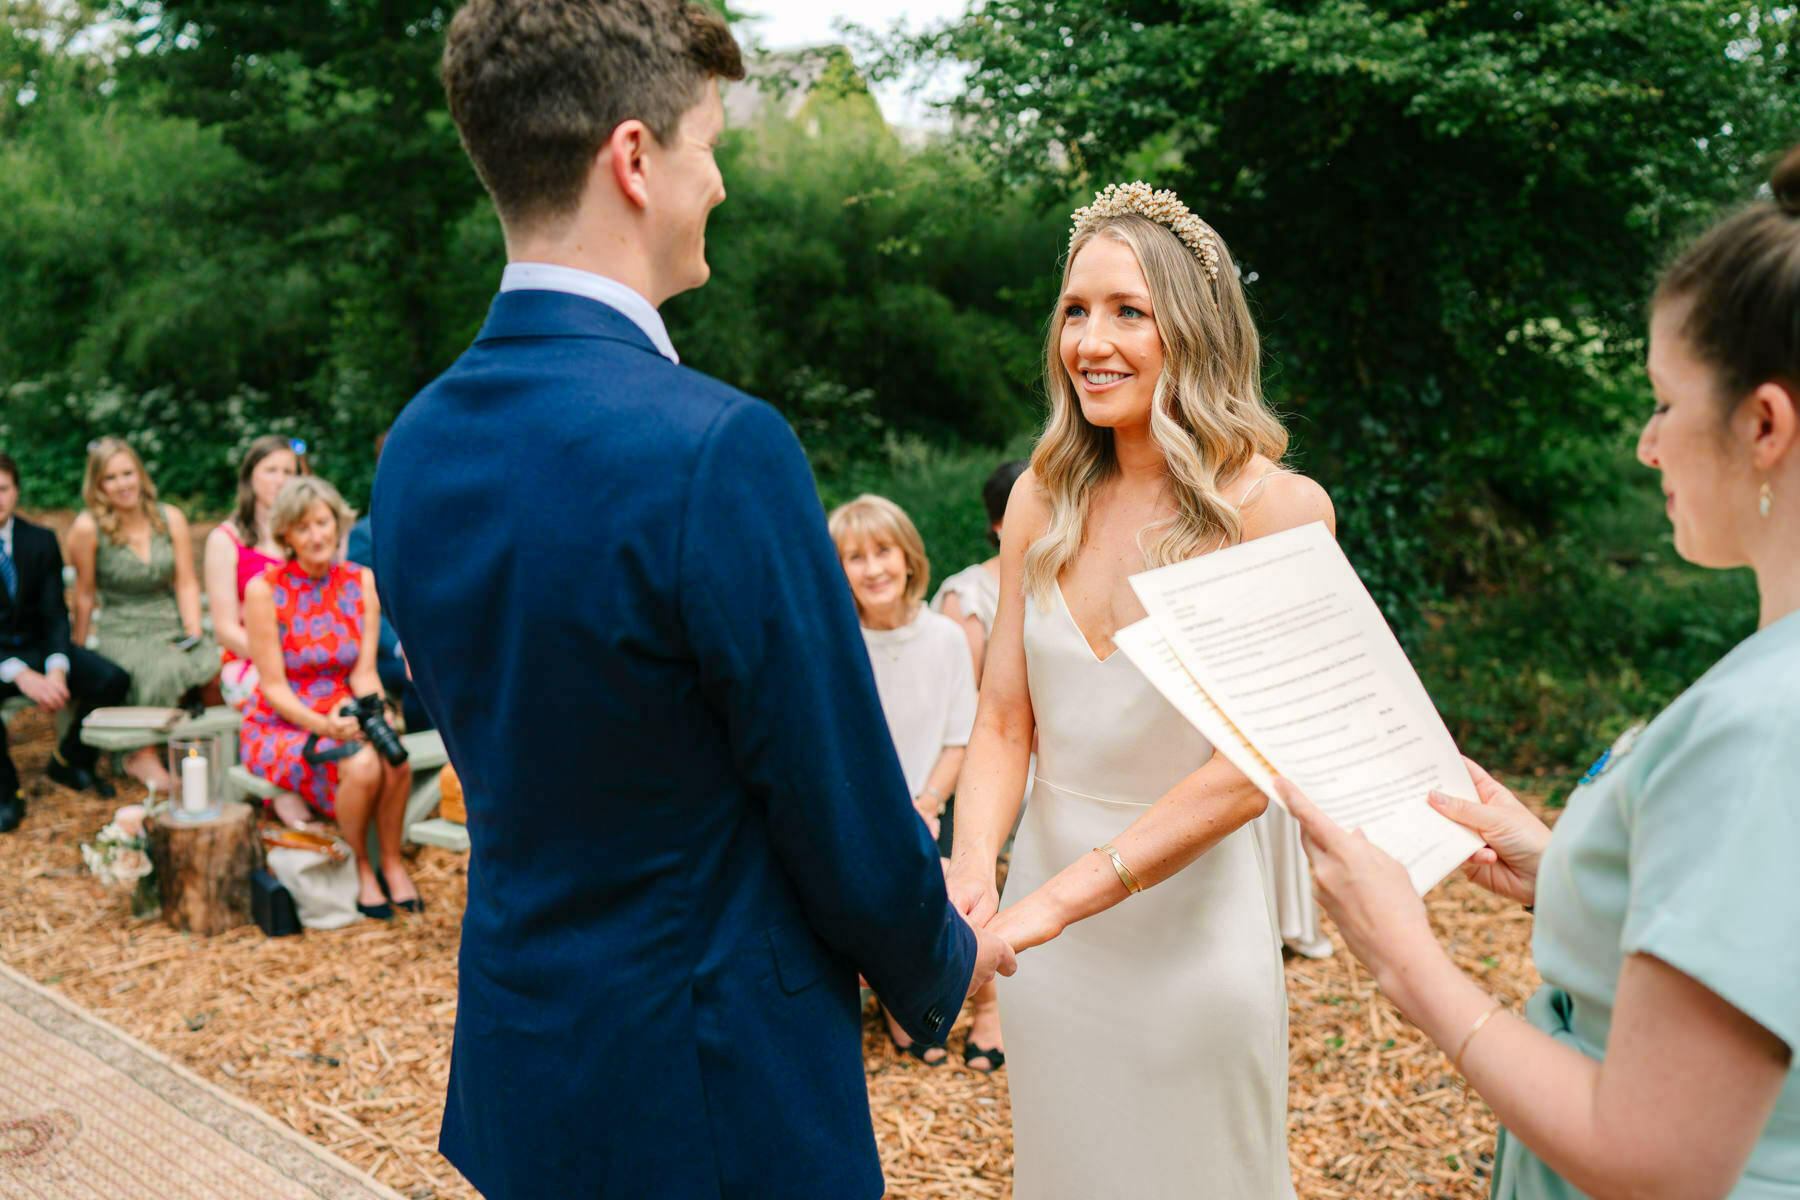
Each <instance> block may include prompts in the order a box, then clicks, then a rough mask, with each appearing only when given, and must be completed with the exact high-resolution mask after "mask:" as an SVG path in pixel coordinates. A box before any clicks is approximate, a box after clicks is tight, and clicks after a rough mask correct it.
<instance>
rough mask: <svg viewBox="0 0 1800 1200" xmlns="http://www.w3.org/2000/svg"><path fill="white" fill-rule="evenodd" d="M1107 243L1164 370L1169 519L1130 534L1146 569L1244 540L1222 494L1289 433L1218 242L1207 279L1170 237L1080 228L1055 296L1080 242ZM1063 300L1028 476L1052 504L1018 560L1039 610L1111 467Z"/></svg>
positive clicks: (1133, 222) (1124, 224)
mask: <svg viewBox="0 0 1800 1200" xmlns="http://www.w3.org/2000/svg"><path fill="white" fill-rule="evenodd" d="M1100 237H1109V238H1112V239H1113V240H1114V241H1117V242H1122V243H1124V244H1125V245H1126V246H1128V247H1130V248H1131V251H1132V253H1133V254H1135V255H1136V256H1137V261H1138V265H1139V266H1140V267H1141V268H1142V269H1143V272H1144V279H1145V282H1147V283H1148V284H1149V287H1150V303H1151V306H1152V307H1153V308H1154V309H1155V320H1156V330H1157V333H1158V335H1160V336H1161V338H1162V344H1163V370H1162V376H1161V377H1160V378H1159V379H1158V380H1157V381H1156V391H1155V394H1154V398H1153V400H1152V403H1151V412H1150V436H1151V438H1152V439H1153V440H1154V441H1155V442H1156V444H1157V446H1159V447H1160V448H1161V449H1162V453H1163V459H1164V461H1165V462H1166V463H1167V464H1168V472H1169V490H1170V492H1171V494H1172V495H1173V497H1174V500H1175V515H1174V516H1173V517H1171V518H1169V519H1168V520H1164V521H1157V522H1154V523H1152V524H1150V525H1146V526H1145V527H1144V528H1143V529H1141V530H1139V531H1138V548H1139V549H1140V550H1142V551H1143V554H1144V561H1145V562H1146V563H1148V564H1149V565H1150V566H1152V567H1160V566H1165V565H1167V564H1169V563H1173V562H1180V561H1181V560H1182V559H1184V558H1191V557H1193V556H1194V555H1196V554H1199V553H1200V552H1202V551H1203V550H1206V549H1209V548H1211V547H1212V546H1214V545H1216V544H1218V543H1220V542H1236V541H1237V540H1238V539H1239V538H1240V537H1242V536H1243V524H1242V522H1241V521H1240V520H1239V519H1238V512H1237V509H1236V508H1234V507H1233V506H1232V504H1231V503H1230V501H1228V500H1226V499H1225V495H1224V488H1225V487H1227V486H1228V485H1229V484H1230V483H1231V482H1232V481H1233V480H1234V479H1236V478H1237V476H1238V474H1239V473H1240V472H1241V471H1243V469H1244V468H1245V467H1246V466H1248V465H1249V464H1250V460H1251V459H1252V457H1254V456H1255V455H1257V454H1262V455H1264V456H1265V457H1267V458H1269V459H1271V460H1273V461H1275V462H1277V463H1279V462H1280V461H1281V458H1282V456H1283V455H1284V454H1286V453H1287V444H1288V437H1287V430H1285V429H1283V428H1282V426H1281V422H1280V421H1279V420H1277V419H1276V417H1275V414H1274V413H1273V412H1271V411H1270V409H1269V407H1268V405H1267V404H1266V403H1265V402H1264V400H1263V395H1262V346H1261V342H1260V340H1259V339H1258V337H1257V335H1256V325H1255V323H1254V322H1252V321H1251V319H1250V308H1249V305H1247V304H1246V303H1245V302H1244V289H1243V287H1242V285H1240V284H1239V282H1238V277H1237V269H1236V267H1235V266H1234V265H1233V264H1232V261H1231V256H1230V252H1229V251H1228V250H1227V249H1226V248H1225V243H1224V241H1223V240H1222V239H1221V240H1220V241H1219V242H1218V248H1219V255H1220V263H1219V274H1218V278H1217V279H1216V280H1214V279H1209V278H1208V277H1207V272H1206V267H1205V266H1204V265H1203V264H1202V263H1201V262H1200V260H1199V259H1198V258H1196V257H1195V256H1194V253H1193V251H1191V250H1189V249H1188V248H1187V247H1186V246H1185V245H1183V244H1182V242H1181V239H1180V238H1178V237H1177V236H1176V235H1175V233H1174V231H1173V230H1171V229H1169V228H1168V227H1167V226H1165V225H1162V224H1160V223H1158V222H1156V221H1152V220H1150V219H1149V218H1148V217H1144V216H1140V215H1138V214H1136V213H1126V214H1122V215H1119V216H1113V217H1107V218H1105V219H1103V220H1101V221H1100V222H1099V223H1097V224H1095V225H1094V226H1093V227H1092V228H1089V229H1084V230H1083V231H1082V232H1081V233H1080V234H1079V235H1078V236H1077V237H1076V238H1075V239H1074V241H1073V242H1072V243H1071V244H1070V246H1069V257H1068V259H1067V261H1066V262H1064V264H1063V279H1062V289H1061V291H1060V292H1059V293H1058V295H1059V297H1060V296H1061V294H1062V293H1063V292H1067V291H1068V286H1069V271H1070V268H1072V267H1073V266H1074V264H1075V258H1076V256H1077V255H1079V254H1080V253H1081V251H1082V249H1083V247H1085V246H1087V245H1088V243H1090V242H1092V241H1093V240H1094V239H1095V238H1100ZM1063 319H1064V318H1063V304H1062V301H1061V299H1060V298H1059V299H1058V301H1057V304H1056V310H1055V312H1054V313H1053V314H1052V316H1051V319H1050V336H1049V338H1048V340H1047V343H1046V345H1045V352H1044V387H1045V390H1046V391H1047V392H1048V393H1049V396H1050V418H1049V420H1048V421H1047V422H1046V423H1045V426H1044V432H1043V434H1042V435H1041V436H1040V437H1039V438H1038V442H1037V446H1036V447H1035V448H1034V449H1033V450H1032V453H1031V470H1032V473H1033V474H1034V475H1035V476H1036V479H1037V485H1038V486H1039V487H1040V488H1042V489H1043V492H1044V495H1045V497H1046V499H1047V500H1048V502H1049V505H1050V527H1049V529H1048V530H1046V531H1045V533H1044V535H1043V536H1042V537H1040V538H1039V539H1038V540H1037V541H1036V542H1034V543H1032V546H1031V549H1030V550H1028V551H1027V552H1026V554H1025V591H1026V592H1027V593H1028V594H1029V595H1031V596H1032V597H1033V598H1035V599H1036V600H1037V601H1038V603H1039V604H1040V605H1044V604H1048V603H1049V597H1050V589H1051V588H1052V587H1053V586H1054V585H1055V583H1056V579H1057V576H1058V575H1060V574H1061V573H1062V569H1063V567H1065V566H1067V565H1068V563H1069V561H1070V560H1071V559H1073V558H1074V557H1075V554H1076V552H1077V551H1078V550H1080V549H1081V540H1082V535H1083V531H1084V528H1085V526H1086V524H1087V511H1088V500H1089V498H1090V497H1091V496H1092V495H1093V491H1094V488H1095V487H1096V486H1098V485H1099V484H1100V483H1102V482H1103V481H1105V480H1106V479H1108V478H1109V477H1111V476H1112V475H1113V474H1115V473H1116V472H1117V471H1118V460H1117V459H1116V458H1115V457H1114V451H1113V434H1112V430H1110V429H1104V428H1101V427H1099V426H1097V425H1092V424H1089V423H1088V420H1087V418H1086V417H1084V416H1083V415H1082V412H1081V401H1080V399H1079V398H1078V397H1077V396H1076V394H1075V385H1074V384H1073V383H1072V382H1071V381H1070V379H1069V373H1068V370H1067V368H1065V367H1064V366H1063V362H1062V333H1063Z"/></svg>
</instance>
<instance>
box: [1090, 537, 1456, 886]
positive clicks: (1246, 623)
mask: <svg viewBox="0 0 1800 1200" xmlns="http://www.w3.org/2000/svg"><path fill="white" fill-rule="evenodd" d="M1131 585H1132V588H1133V589H1134V590H1135V591H1136V592H1137V594H1138V599H1139V600H1140V601H1142V602H1143V605H1144V610H1145V611H1146V612H1147V613H1149V614H1150V615H1149V618H1148V620H1146V621H1142V622H1139V623H1137V624H1135V625H1132V626H1129V627H1127V628H1126V629H1122V630H1120V631H1119V633H1118V634H1116V635H1114V641H1115V642H1116V643H1117V644H1118V646H1119V648H1120V649H1122V650H1124V651H1126V654H1127V656H1128V657H1129V658H1130V659H1131V661H1132V662H1133V663H1134V664H1136V665H1137V667H1138V669H1139V670H1141V671H1143V672H1144V675H1145V677H1146V678H1148V679H1149V680H1150V681H1151V682H1152V683H1153V684H1154V685H1155V686H1156V687H1157V688H1158V690H1160V691H1161V692H1162V693H1163V694H1164V695H1165V696H1167V697H1168V699H1169V701H1170V703H1172V704H1174V705H1175V707H1176V710H1177V711H1179V712H1180V713H1181V714H1182V715H1183V716H1185V717H1187V718H1188V720H1189V721H1191V722H1193V724H1194V725H1195V727H1196V728H1198V729H1199V730H1200V731H1201V732H1202V733H1204V734H1205V735H1206V736H1207V738H1208V739H1210V740H1211V741H1212V742H1213V744H1214V745H1215V746H1217V747H1218V748H1219V750H1220V751H1222V752H1223V753H1224V754H1225V756H1226V757H1227V758H1229V759H1231V761H1232V762H1233V763H1234V764H1236V765H1237V767H1238V769H1239V770H1241V771H1243V772H1244V774H1245V775H1247V776H1248V777H1249V778H1250V779H1251V781H1252V782H1254V783H1255V784H1256V785H1257V786H1258V787H1260V788H1262V789H1263V791H1264V792H1265V793H1266V794H1268V795H1269V797H1270V798H1271V799H1277V800H1278V798H1277V797H1276V796H1275V790H1274V781H1273V778H1272V776H1273V774H1275V773H1280V774H1282V775H1285V776H1287V778H1289V779H1291V780H1292V781H1293V782H1294V783H1295V784H1296V785H1297V786H1298V787H1299V788H1300V790H1301V791H1303V792H1305V793H1306V795H1307V797H1308V798H1309V799H1311V800H1312V801H1313V803H1315V804H1317V805H1318V806H1319V808H1320V809H1321V810H1323V811H1324V812H1325V813H1326V815H1328V816H1330V817H1331V818H1332V820H1334V821H1336V822H1337V823H1338V824H1339V825H1341V826H1343V827H1344V828H1346V829H1361V830H1363V832H1364V833H1365V834H1366V835H1367V836H1368V838H1369V840H1370V841H1372V842H1374V843H1375V844H1376V845H1377V846H1380V847H1381V848H1382V849H1384V850H1386V851H1387V852H1388V853H1390V854H1392V855H1393V856H1394V857H1395V858H1397V859H1399V860H1400V861H1401V862H1402V863H1404V864H1405V866H1406V869H1407V872H1408V874H1410V875H1411V876H1412V881H1413V886H1414V887H1415V888H1416V889H1418V891H1419V893H1420V894H1421V895H1423V894H1424V893H1425V892H1427V891H1429V890H1430V889H1431V888H1432V887H1434V886H1435V885H1436V884H1437V883H1438V882H1439V881H1441V880H1442V879H1443V878H1444V877H1445V876H1446V875H1448V874H1450V872H1452V871H1454V870H1455V869H1456V868H1457V867H1458V866H1459V865H1460V864H1461V863H1462V862H1463V861H1464V860H1465V859H1467V858H1468V856H1469V855H1470V854H1472V853H1474V852H1475V850H1476V849H1478V848H1479V847H1480V845H1481V840H1480V839H1479V838H1478V837H1476V836H1475V835H1474V834H1473V833H1471V832H1469V831H1468V830H1467V829H1464V828H1463V827H1462V826H1460V825H1457V824H1456V823H1455V822H1453V821H1451V820H1449V819H1448V818H1446V817H1443V816H1441V815H1440V814H1439V813H1438V812H1437V811H1436V810H1435V809H1433V808H1432V807H1431V806H1430V805H1429V804H1428V803H1427V802H1426V800H1425V794H1426V793H1427V792H1428V791H1430V790H1431V789H1433V788H1436V789H1438V790H1439V791H1443V792H1448V793H1449V794H1451V795H1454V796H1463V797H1469V798H1472V797H1474V795H1475V785H1474V783H1473V781H1472V780H1471V779H1470V778H1469V772H1468V769H1467V767H1465V766H1464V764H1463V761H1462V756H1461V755H1460V754H1459V753H1458V752H1457V749H1456V743H1455V742H1453V741H1452V740H1451V738H1450V733H1449V731H1448V730H1447V729H1445V728H1444V722H1443V719H1442V718H1441V717H1439V716H1438V712H1437V708H1436V707H1435V706H1434V705H1433V704H1432V703H1431V697H1430V696H1429V695H1427V694H1426V691H1425V687H1424V685H1423V684H1422V683H1420V682H1419V676H1418V674H1417V673H1416V672H1415V671H1414V670H1413V668H1412V664H1411V663H1410V662H1408V661H1407V658H1406V653H1405V651H1403V650H1401V648H1400V643H1399V642H1398V641H1397V640H1395V638H1394V635H1393V632H1392V631H1391V630H1390V629H1389V628H1388V626H1387V622H1386V621H1385V620H1383V619H1382V616H1381V612H1380V610H1379V609H1377V608H1376V607H1375V602H1374V600H1373V599H1371V598H1370V596H1369V593H1368V590H1367V589H1366V588H1364V587H1363V585H1362V581H1361V580H1360V579H1358V578H1357V575H1356V571H1355V570H1354V569H1353V568H1352V567H1351V566H1350V560H1349V559H1347V558H1345V557H1344V552H1343V551H1342V550H1341V549H1339V548H1338V544H1337V542H1336V540H1334V539H1333V538H1332V536H1331V534H1330V532H1329V531H1328V530H1327V529H1326V528H1325V526H1324V525H1323V524H1320V523H1317V522H1315V523H1313V524H1311V525H1305V526H1302V527H1300V528H1298V529H1289V530H1285V531H1283V532H1281V533H1277V534H1272V535H1270V536H1268V537H1263V538H1257V539H1255V540H1254V541H1249V542H1245V543H1244V544H1242V545H1240V546H1233V547H1232V548H1230V549H1228V550H1220V551H1218V552H1216V553H1213V554H1207V555H1202V556H1201V557H1199V558H1193V559H1188V560H1187V561H1185V562H1180V563H1175V564H1173V565H1171V566H1167V567H1161V568H1159V569H1157V570H1154V571H1145V572H1143V573H1141V574H1138V575H1134V576H1132V577H1131ZM1159 643H1160V644H1159Z"/></svg>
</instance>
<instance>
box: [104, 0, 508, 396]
mask: <svg viewBox="0 0 1800 1200" xmlns="http://www.w3.org/2000/svg"><path fill="white" fill-rule="evenodd" d="M116 11H117V13H118V15H119V16H120V17H121V18H122V19H123V20H124V21H126V22H128V23H129V24H130V25H131V26H132V27H133V28H135V29H138V30H140V31H141V34H140V37H139V40H138V42H137V44H136V46H135V53H134V54H133V55H132V56H131V57H130V58H129V59H127V60H126V61H125V62H124V63H122V64H121V67H120V71H119V76H120V90H121V93H122V94H123V95H124V96H126V97H127V98H132V99H136V100H140V101H143V102H146V103H150V104H153V105H154V106H155V107H156V108H157V109H158V110H159V111H160V112H162V113H164V114H167V115H170V116H177V117H184V118H187V119H189V120H192V121H194V122H196V123H197V124H198V125H200V126H201V127H202V128H204V129H207V130H210V131H216V132H217V134H218V136H219V137H220V138H221V139H222V140H223V142H224V144H225V145H227V146H229V147H230V148H231V149H232V150H233V151H234V152H235V153H236V154H238V155H239V156H240V157H241V158H242V159H243V160H244V162H245V163H246V164H247V166H248V176H249V180H250V183H251V186H250V187H248V188H246V189H243V191H242V192H241V193H240V195H239V196H238V197H237V198H236V199H237V200H238V203H236V204H235V205H233V206H231V208H230V209H229V210H226V211H220V212H218V213H217V214H216V215H217V218H218V219H219V220H221V221H225V222H229V223H230V224H231V225H232V226H234V227H235V228H238V229H242V230H248V231H253V232H254V233H255V234H256V235H257V236H258V237H259V238H260V239H261V240H262V241H263V242H264V243H265V244H266V245H268V246H269V247H271V248H274V249H276V251H277V255H278V258H279V260H280V262H282V263H285V264H290V265H291V266H292V267H293V268H295V269H299V270H303V271H305V272H307V273H308V274H310V275H311V276H312V277H314V278H315V279H316V280H318V281H319V284H320V288H321V293H322V294H321V296H320V301H321V302H320V303H319V305H318V307H317V309H316V311H314V312H313V313H311V314H310V316H309V317H308V318H307V319H306V320H305V321H304V324H303V328H302V329H296V330H295V333H296V335H297V337H296V340H297V341H300V342H301V344H303V345H304V346H305V348H306V350H307V351H308V353H309V354H310V355H311V356H313V357H312V361H311V362H310V363H309V364H307V365H308V366H310V368H311V369H310V370H305V369H302V370H301V372H300V373H299V374H298V375H295V376H290V377H289V378H286V379H257V380H254V381H253V382H255V383H257V384H259V385H261V386H265V387H271V388H279V389H286V388H290V387H293V386H294V385H296V384H304V385H305V386H306V389H307V391H308V393H309V394H310V395H311V396H312V398H313V400H314V402H315V404H324V403H326V402H330V403H332V404H342V403H351V404H355V405H361V406H363V407H364V408H365V409H366V411H367V416H368V418H369V422H370V423H371V424H373V425H378V424H379V423H380V422H381V421H383V420H385V419H388V418H391V416H392V414H393V413H394V412H395V411H396V410H397V409H398V408H399V406H400V405H401V404H402V403H404V402H405V400H406V399H407V398H408V397H410V396H411V394H412V393H413V392H414V391H415V390H416V389H417V388H419V387H420V386H422V385H423V384H424V383H426V382H428V381H429V380H430V379H431V378H432V377H433V376H434V375H435V374H436V373H437V372H438V371H440V370H442V369H443V367H444V365H445V364H446V363H447V362H448V360H449V358H450V357H451V356H453V355H454V354H455V352H456V351H458V350H460V349H461V348H462V346H463V345H465V344H466V343H467V340H468V336H469V334H470V333H471V332H472V329H471V325H472V323H473V322H474V321H476V320H478V319H479V314H480V312H481V302H480V297H483V296H485V294H486V293H487V292H488V291H490V290H491V289H492V286H493V283H494V271H495V270H497V268H498V260H497V259H491V260H490V263H491V264H492V269H490V270H487V271H485V272H484V271H480V270H476V271H471V270H470V264H469V263H468V262H467V261H466V260H458V259H455V258H453V257H452V256H451V254H450V253H449V251H450V250H451V249H452V247H453V246H455V245H456V244H457V242H458V239H459V238H460V237H461V235H462V234H463V233H464V232H465V229H464V226H463V221H464V219H465V217H466V216H467V214H468V213H469V212H470V211H471V209H473V208H475V207H476V206H477V205H479V204H481V203H484V201H483V200H482V198H481V190H480V185H479V183H478V181H477V180H476V179H475V176H474V174H473V173H472V172H471V171H470V170H469V169H468V165H467V163H466V162H465V161H464V159H463V155H462V149H461V147H460V145H459V144H458V142H457V137H456V132H455V129H454V127H453V126H452V125H451V123H450V120H449V117H448V114H447V112H446V111H445V104H444V97H443V91H442V87H441V85H440V84H439V82H438V74H437V61H438V57H439V55H440V54H441V52H442V47H443V33H444V27H445V25H446V24H447V23H448V20H449V17H450V14H451V12H452V11H453V6H452V5H450V4H441V3H428V2H425V0H402V2H398V3H396V2H393V0H291V2H289V3H284V4H280V5H267V4H247V3H242V2H241V0H120V3H119V4H118V5H117V8H116ZM495 244H497V239H496V242H495ZM277 270H279V268H277ZM462 301H467V303H466V304H465V303H461V302H462Z"/></svg>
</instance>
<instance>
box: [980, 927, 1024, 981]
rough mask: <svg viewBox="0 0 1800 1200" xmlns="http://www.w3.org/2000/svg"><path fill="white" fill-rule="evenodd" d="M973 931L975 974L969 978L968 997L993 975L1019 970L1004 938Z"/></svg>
mask: <svg viewBox="0 0 1800 1200" xmlns="http://www.w3.org/2000/svg"><path fill="white" fill-rule="evenodd" d="M970 928H971V929H975V973H974V974H973V975H970V976H969V995H971V996H973V995H974V994H975V993H976V992H977V991H979V990H980V989H981V988H982V987H984V986H986V984H987V982H988V981H989V980H990V979H992V978H993V977H994V976H995V975H1011V974H1012V973H1013V972H1014V971H1016V970H1018V969H1019V960H1018V958H1017V957H1016V956H1014V954H1013V948H1012V947H1011V946H1010V945H1008V944H1007V942H1006V940H1005V939H1004V938H1000V937H996V936H995V935H993V934H991V933H989V932H988V931H987V930H985V929H976V928H975V926H973V925H971V926H970Z"/></svg>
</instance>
